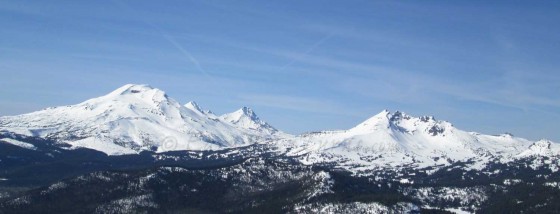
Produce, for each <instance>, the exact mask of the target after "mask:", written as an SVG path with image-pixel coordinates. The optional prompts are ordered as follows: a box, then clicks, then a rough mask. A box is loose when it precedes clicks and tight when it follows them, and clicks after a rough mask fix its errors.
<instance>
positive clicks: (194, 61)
mask: <svg viewBox="0 0 560 214" xmlns="http://www.w3.org/2000/svg"><path fill="white" fill-rule="evenodd" d="M113 2H115V3H116V4H118V5H119V6H121V7H122V8H123V9H125V10H128V11H131V12H132V13H136V10H134V8H132V7H130V6H128V5H127V4H126V3H124V2H122V1H119V0H113ZM140 21H142V22H143V23H144V24H146V25H149V26H150V27H152V28H153V29H154V30H155V31H156V32H158V33H159V34H160V35H161V36H162V37H163V39H165V40H166V41H168V42H169V43H171V44H172V45H173V47H175V48H176V49H177V50H179V52H181V54H183V56H184V57H186V58H187V59H188V60H189V61H190V62H191V63H192V64H194V66H195V67H196V69H197V70H198V71H199V72H200V73H202V74H203V75H204V76H206V77H208V78H210V79H212V80H213V78H212V76H211V75H210V74H209V73H208V72H207V71H206V70H205V69H204V68H203V67H202V65H201V64H200V62H199V61H198V60H197V59H196V57H194V56H193V55H192V54H191V53H190V52H189V51H187V49H185V48H184V47H183V46H182V45H181V44H179V43H178V42H177V41H176V40H175V39H173V37H172V36H170V35H169V34H168V33H167V32H165V31H164V30H163V29H161V28H159V27H158V26H157V25H155V24H153V23H152V22H150V20H148V19H144V18H140Z"/></svg>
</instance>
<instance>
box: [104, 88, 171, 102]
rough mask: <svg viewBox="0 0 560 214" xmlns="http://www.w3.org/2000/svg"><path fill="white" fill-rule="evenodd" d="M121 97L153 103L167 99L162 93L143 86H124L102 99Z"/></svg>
mask: <svg viewBox="0 0 560 214" xmlns="http://www.w3.org/2000/svg"><path fill="white" fill-rule="evenodd" d="M123 96H134V97H137V98H142V99H152V100H153V101H163V100H167V99H168V96H167V94H166V93H165V92H164V91H162V90H160V89H157V88H154V87H152V86H150V85H145V84H126V85H124V86H122V87H120V88H118V89H117V90H114V91H113V92H111V93H109V94H108V95H106V96H104V97H111V98H117V97H123Z"/></svg>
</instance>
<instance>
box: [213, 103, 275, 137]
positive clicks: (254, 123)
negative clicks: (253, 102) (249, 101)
mask: <svg viewBox="0 0 560 214" xmlns="http://www.w3.org/2000/svg"><path fill="white" fill-rule="evenodd" d="M220 118H221V119H222V120H223V121H226V122H229V123H231V124H233V125H235V126H237V127H240V128H243V129H248V130H258V131H264V132H267V133H269V134H275V133H277V132H278V130H277V129H276V128H274V127H272V126H271V125H269V124H268V123H267V122H265V121H262V120H261V119H260V118H259V117H258V116H257V114H255V112H254V111H253V110H252V109H251V108H249V107H242V108H240V109H239V110H237V111H235V112H232V113H229V114H224V115H222V116H221V117H220Z"/></svg>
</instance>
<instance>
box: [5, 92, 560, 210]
mask: <svg viewBox="0 0 560 214" xmlns="http://www.w3.org/2000/svg"><path fill="white" fill-rule="evenodd" d="M559 165H560V145H559V144H557V143H555V142H551V141H549V140H539V141H531V140H527V139H523V138H519V137H515V136H513V135H511V134H503V135H485V134H480V133H474V132H467V131H463V130H460V129H457V128H456V127H454V126H453V125H452V124H451V123H449V122H447V121H441V120H436V119H435V118H434V117H432V116H423V117H413V116H410V115H407V114H406V113H403V112H399V111H396V112H389V111H387V110H385V111H382V112H380V113H379V114H377V115H374V116H373V117H371V118H369V119H367V120H366V121H364V122H362V123H360V124H358V125H357V126H355V127H353V128H350V129H348V130H339V131H321V132H312V133H306V134H302V135H291V134H287V133H285V132H282V131H281V130H278V129H276V128H274V127H273V126H272V125H270V124H269V123H267V122H265V121H264V120H263V119H261V118H260V117H259V116H257V114H256V113H255V112H254V111H253V110H252V109H250V108H248V107H242V108H241V109H239V110H237V111H235V112H232V113H228V114H224V115H216V114H214V113H213V112H212V111H209V110H205V109H203V108H201V107H200V106H199V105H198V104H197V103H196V102H194V101H191V102H188V103H187V104H185V105H182V104H180V103H179V102H177V101H176V100H174V99H172V98H170V97H169V96H168V95H167V94H166V93H165V92H163V91H162V90H159V89H156V88H153V87H150V86H148V85H133V84H129V85H125V86H123V87H120V88H118V89H117V90H115V91H113V92H111V93H109V94H107V95H104V96H101V97H98V98H93V99H90V100H87V101H84V102H82V103H79V104H76V105H70V106H62V107H54V108H47V109H44V110H41V111H37V112H32V113H29V114H23V115H16V116H3V117H0V213H37V212H50V213H170V212H180V213H183V212H189V213H263V212H266V213H270V212H272V213H318V212H319V213H449V212H451V213H453V212H476V213H496V212H499V213H509V212H511V213H518V212H526V213H527V212H528V213H541V212H559V211H560V203H559V202H560V172H559V170H558V169H559Z"/></svg>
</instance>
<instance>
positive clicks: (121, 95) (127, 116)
mask: <svg viewBox="0 0 560 214" xmlns="http://www.w3.org/2000/svg"><path fill="white" fill-rule="evenodd" d="M232 114H234V113H232ZM251 119H256V120H255V121H251ZM240 120H241V121H242V123H243V124H241V125H238V124H239V123H234V122H235V121H230V122H225V121H223V120H220V119H219V118H218V117H217V116H215V115H213V114H212V113H211V112H210V111H203V110H201V109H200V107H199V106H198V105H197V104H196V103H195V102H190V103H188V104H187V105H185V106H182V105H180V104H179V103H178V102H177V101H175V100H174V99H171V98H169V97H168V96H167V94H166V93H165V92H163V91H161V90H159V89H156V88H153V87H150V86H148V85H133V84H129V85H125V86H122V87H120V88H118V89H117V90H115V91H113V92H111V93H109V94H107V95H105V96H102V97H98V98H94V99H90V100H87V101H85V102H83V103H80V104H77V105H71V106H62V107H55V108H48V109H45V110H42V111H37V112H33V113H29V114H23V115H18V116H5V117H0V131H5V132H6V131H7V132H13V133H17V134H22V135H27V136H36V137H41V138H47V139H53V140H56V141H59V142H61V143H67V144H70V145H71V146H72V147H74V148H76V147H85V148H90V149H95V150H99V151H102V152H105V153H107V154H111V155H116V154H128V153H137V152H139V151H142V150H152V151H157V152H163V151H171V150H213V149H220V148H226V147H236V146H243V145H249V144H253V143H257V142H262V141H265V140H270V139H271V138H274V137H275V136H274V135H270V132H269V129H267V130H264V131H263V132H261V130H260V129H250V128H252V127H244V125H246V124H253V123H254V124H266V123H264V122H262V121H261V120H259V119H258V117H257V116H256V115H254V113H253V115H252V117H251V118H240ZM266 125H267V124H266ZM267 128H270V130H275V129H274V128H272V127H271V126H267Z"/></svg>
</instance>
